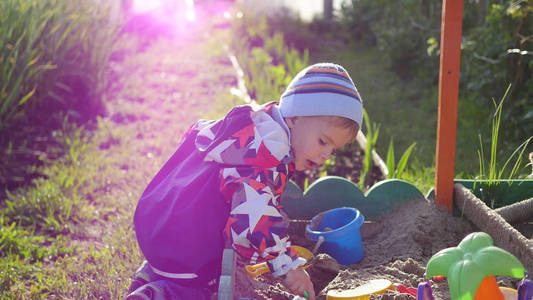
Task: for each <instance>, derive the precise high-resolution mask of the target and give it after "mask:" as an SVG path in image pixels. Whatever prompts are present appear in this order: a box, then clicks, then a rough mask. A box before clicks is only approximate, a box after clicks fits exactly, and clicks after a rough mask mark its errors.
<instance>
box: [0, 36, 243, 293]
mask: <svg viewBox="0 0 533 300" xmlns="http://www.w3.org/2000/svg"><path fill="white" fill-rule="evenodd" d="M124 39H125V41H119V43H117V45H116V48H115V51H122V52H124V51H123V50H124V48H122V47H126V48H125V49H126V51H125V52H124V53H125V54H124V55H123V57H122V58H121V61H119V62H116V63H112V64H111V65H110V68H112V69H114V71H115V72H116V73H117V77H118V78H120V80H115V81H113V82H112V83H111V86H110V88H109V89H108V90H107V92H106V94H105V95H104V96H105V98H106V99H109V100H108V101H109V102H108V103H107V105H108V109H109V110H110V115H109V116H108V117H106V118H97V120H96V122H95V126H94V127H95V128H94V130H88V129H87V128H85V127H82V126H77V125H73V124H72V123H68V124H71V125H68V126H65V127H64V128H63V129H62V130H58V131H57V132H56V134H55V136H56V139H57V140H58V141H61V144H62V147H63V149H64V151H63V153H64V154H63V155H62V156H61V157H60V158H59V159H56V160H53V161H49V162H48V163H47V164H45V165H44V166H42V167H39V168H38V169H39V170H38V171H39V172H40V173H41V174H43V175H44V177H41V178H38V179H35V180H34V181H33V183H32V184H31V185H30V186H27V187H23V188H20V189H17V190H13V191H10V192H9V193H8V194H7V195H6V197H5V199H1V200H0V205H1V207H0V241H1V243H0V245H1V246H0V298H2V299H44V298H47V299H58V298H59V299H121V298H122V296H123V295H124V293H125V291H126V290H127V288H128V287H129V284H130V280H131V278H132V275H133V274H134V272H135V270H136V269H137V268H138V266H139V265H140V263H141V262H142V259H143V258H142V255H141V252H140V251H139V249H138V246H137V241H136V238H135V232H134V228H133V222H132V217H133V212H134V210H135V205H136V201H137V199H138V197H139V196H140V194H141V193H142V191H143V189H144V187H145V186H146V184H147V183H148V181H149V179H150V178H151V177H152V176H153V175H154V174H155V172H156V171H157V170H158V168H160V167H161V165H162V164H163V163H164V162H165V161H166V159H167V158H168V157H170V155H171V154H172V152H173V151H174V150H175V147H176V145H177V143H178V142H179V139H180V137H181V135H182V134H183V133H184V132H185V131H186V130H187V128H188V127H189V126H190V125H191V124H192V123H193V122H194V121H195V120H197V119H199V118H201V117H206V116H210V115H211V116H214V115H216V114H218V115H221V114H223V113H225V111H224V112H221V111H222V110H224V109H225V108H226V107H229V104H228V103H231V104H232V105H233V104H241V103H238V102H239V100H238V99H235V98H234V97H233V96H231V94H230V93H229V87H230V85H231V84H232V82H233V81H232V80H228V78H229V77H230V76H233V69H232V68H231V66H229V65H227V64H224V63H223V60H222V59H221V58H220V56H219V57H216V58H212V57H211V56H209V55H207V56H204V55H203V54H204V53H205V52H206V51H205V50H206V49H204V48H202V46H203V45H204V44H203V43H202V42H200V43H199V44H198V45H197V44H191V45H187V44H186V43H187V41H186V40H185V41H181V42H180V41H166V40H161V41H157V40H155V41H153V40H152V41H151V43H149V45H148V46H146V47H147V48H146V50H145V51H144V52H139V53H137V52H136V49H135V47H136V46H135V43H131V41H129V39H128V38H127V37H125V38H124ZM182 43H185V45H184V44H182ZM132 46H133V49H131V47H132ZM169 47H170V48H169ZM169 49H172V51H169ZM191 57H195V58H194V59H191ZM204 63H206V64H209V66H210V69H209V72H202V73H201V74H200V73H199V72H198V70H200V69H201V66H202V64H204ZM213 99H217V100H216V101H213ZM213 107H214V108H216V110H217V111H216V112H214V111H213Z"/></svg>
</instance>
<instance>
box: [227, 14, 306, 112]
mask: <svg viewBox="0 0 533 300" xmlns="http://www.w3.org/2000/svg"><path fill="white" fill-rule="evenodd" d="M233 26H234V28H233V32H232V42H231V49H232V51H233V52H235V53H236V56H237V58H238V60H239V63H240V65H241V66H242V67H243V69H244V73H245V78H244V80H245V84H246V87H247V89H248V93H249V94H250V97H251V98H252V99H254V100H255V101H257V102H258V103H265V102H268V101H275V100H277V99H279V97H280V96H281V94H282V93H283V91H284V90H285V88H286V87H287V85H288V84H289V83H290V81H291V80H292V78H293V77H294V76H295V75H296V74H297V73H298V72H299V71H300V70H302V69H303V68H304V67H306V66H307V65H308V62H309V51H308V50H303V51H302V53H300V52H299V51H298V50H296V49H295V48H293V47H290V46H288V45H287V44H286V42H285V39H284V36H283V33H281V32H279V31H275V32H271V31H270V30H269V28H268V23H267V17H266V16H264V15H260V14H258V13H257V12H256V13H253V12H250V13H247V14H245V17H244V18H243V19H239V20H236V21H235V23H234V25H233Z"/></svg>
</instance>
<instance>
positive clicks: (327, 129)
mask: <svg viewBox="0 0 533 300" xmlns="http://www.w3.org/2000/svg"><path fill="white" fill-rule="evenodd" d="M362 118H363V114H362V101H361V98H360V97H359V93H358V92H357V89H356V88H355V85H354V84H353V81H352V80H351V78H350V76H349V75H348V73H347V72H346V71H345V70H344V68H343V67H341V66H339V65H335V64H331V63H320V64H315V65H312V66H309V67H307V68H305V69H304V70H302V71H301V72H300V73H298V75H297V76H296V77H295V78H294V79H293V80H292V81H291V83H290V84H289V86H288V87H287V89H286V91H285V92H284V93H283V95H282V96H281V98H280V102H279V103H276V102H271V103H267V104H264V105H262V106H261V107H258V108H253V107H252V106H249V105H244V106H238V107H235V108H234V109H232V110H231V111H230V112H229V113H228V114H227V115H226V116H225V117H224V118H223V119H220V120H216V121H207V120H201V121H199V122H197V123H196V124H194V125H193V126H192V127H191V128H190V129H189V131H188V132H187V133H186V134H185V136H184V137H183V139H182V141H181V144H180V145H179V147H178V149H177V151H176V152H175V153H174V155H173V156H172V157H171V158H170V159H169V161H168V162H167V163H166V164H165V165H164V166H163V168H162V169H161V170H160V171H159V172H158V174H157V175H156V176H155V177H154V178H153V179H152V181H151V182H150V184H149V185H148V186H147V188H146V190H145V191H144V193H143V194H142V196H141V198H140V200H139V202H138V204H137V208H136V210H135V216H134V224H135V231H136V234H137V240H138V242H139V246H140V248H141V250H142V253H143V254H144V256H145V257H146V261H145V262H144V264H143V265H142V266H141V268H140V269H139V270H138V271H137V273H136V277H135V279H134V281H133V283H132V286H131V287H130V290H129V292H128V293H129V295H128V296H127V299H209V297H210V295H211V294H212V293H213V291H216V289H217V286H216V279H217V278H218V277H219V276H220V272H221V270H220V268H221V259H222V250H223V248H224V240H225V239H229V240H230V241H231V242H232V245H233V249H235V251H236V252H237V253H238V254H239V255H240V257H242V258H244V259H245V260H246V261H247V262H248V263H249V264H255V263H258V262H261V261H267V264H268V266H269V267H270V270H272V272H273V275H274V276H282V275H285V279H284V283H285V285H286V286H287V288H288V289H289V290H290V291H291V292H292V293H294V294H298V295H302V294H303V292H304V291H307V292H308V293H309V296H310V299H314V297H315V295H314V291H313V284H312V283H311V281H310V278H309V275H308V274H307V273H306V271H305V270H304V269H303V268H302V267H301V266H302V265H303V264H304V263H305V259H304V258H301V257H298V255H297V253H296V252H295V251H294V250H293V249H292V248H290V242H289V241H288V236H287V226H288V217H287V215H286V214H285V212H284V210H283V201H282V196H283V190H284V187H285V184H286V182H287V180H288V179H289V178H290V176H291V174H292V173H293V171H294V170H298V171H301V170H305V169H308V168H313V167H316V166H319V165H321V164H322V163H323V162H324V161H325V160H327V159H328V158H329V157H330V155H331V154H332V152H333V150H335V149H337V148H340V147H343V146H344V145H345V144H346V143H349V142H350V141H352V140H353V139H354V138H355V136H356V134H357V132H358V130H359V128H360V127H361V124H362ZM232 201H233V205H232Z"/></svg>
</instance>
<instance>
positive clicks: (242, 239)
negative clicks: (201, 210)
mask: <svg viewBox="0 0 533 300" xmlns="http://www.w3.org/2000/svg"><path fill="white" fill-rule="evenodd" d="M251 119H252V122H251V123H250V124H247V125H246V126H243V127H242V128H241V129H240V130H238V131H236V132H235V133H234V134H232V135H231V137H230V138H228V139H226V140H224V141H220V142H219V143H218V146H216V147H214V148H213V149H212V150H211V151H209V152H208V153H207V155H206V158H205V160H207V161H209V160H212V161H215V162H218V163H222V164H224V165H225V167H223V168H221V171H220V191H221V193H222V195H223V198H224V199H225V200H226V201H228V202H230V201H231V203H232V207H231V212H230V216H229V218H228V222H227V224H226V227H225V234H226V238H229V239H230V240H231V241H232V245H233V248H234V249H235V251H237V253H239V254H240V255H241V256H242V257H244V258H246V259H249V260H250V263H256V262H259V261H265V260H266V261H267V264H268V265H269V267H270V269H271V270H272V272H273V275H274V276H280V275H283V274H285V273H287V271H289V270H291V269H294V268H296V267H298V266H300V265H303V264H304V263H305V259H304V258H301V257H298V255H297V253H296V252H295V251H294V250H293V249H292V248H290V241H289V240H288V238H289V237H288V234H287V228H288V224H289V219H288V217H287V215H286V214H285V213H284V211H283V209H282V206H281V198H282V194H283V189H284V188H285V183H286V182H287V180H288V173H289V165H288V164H287V163H282V162H281V161H286V158H287V155H289V151H290V147H289V142H288V136H287V133H286V132H285V130H284V129H283V127H281V125H280V124H278V123H277V122H275V121H274V120H273V119H272V118H271V117H269V116H268V115H267V114H266V113H264V112H261V111H259V112H252V113H251ZM206 135H211V136H212V134H209V133H207V134H206Z"/></svg>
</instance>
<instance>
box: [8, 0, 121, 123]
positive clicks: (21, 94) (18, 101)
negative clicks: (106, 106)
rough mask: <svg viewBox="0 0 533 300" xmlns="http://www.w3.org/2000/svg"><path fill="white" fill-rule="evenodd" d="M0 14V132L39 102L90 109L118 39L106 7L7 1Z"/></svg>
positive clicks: (52, 1) (79, 1)
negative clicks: (16, 113) (76, 105)
mask: <svg viewBox="0 0 533 300" xmlns="http://www.w3.org/2000/svg"><path fill="white" fill-rule="evenodd" d="M0 11H2V16H1V17H0V130H1V129H2V128H4V127H6V126H7V124H8V123H9V121H10V120H11V118H13V117H14V116H15V112H17V111H19V112H20V110H21V109H22V110H23V112H24V110H27V109H28V106H31V107H34V108H35V107H41V108H42V107H43V105H42V103H39V102H43V101H46V102H47V104H50V102H53V101H56V105H59V106H61V105H62V106H66V107H69V105H70V106H72V105H73V104H74V103H75V102H76V101H80V102H85V103H83V105H84V108H85V109H87V108H93V109H95V107H97V106H98V102H99V101H100V99H99V97H100V96H101V93H102V91H103V89H104V87H105V86H106V82H105V81H106V80H105V79H106V73H105V72H106V66H107V62H108V60H109V57H110V55H111V49H112V47H111V46H112V44H113V43H114V41H115V38H116V36H117V34H118V23H115V21H114V19H113V18H111V17H110V15H109V11H110V6H109V4H105V3H99V4H98V5H95V4H94V3H91V2H86V1H82V0H77V1H66V0H44V1H40V0H29V1H27V0H10V1H2V2H1V3H0ZM30 99H31V101H28V100H30ZM30 104H31V105H30ZM39 104H41V106H39ZM74 106H75V105H74ZM18 115H20V114H18ZM22 115H24V114H22Z"/></svg>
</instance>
